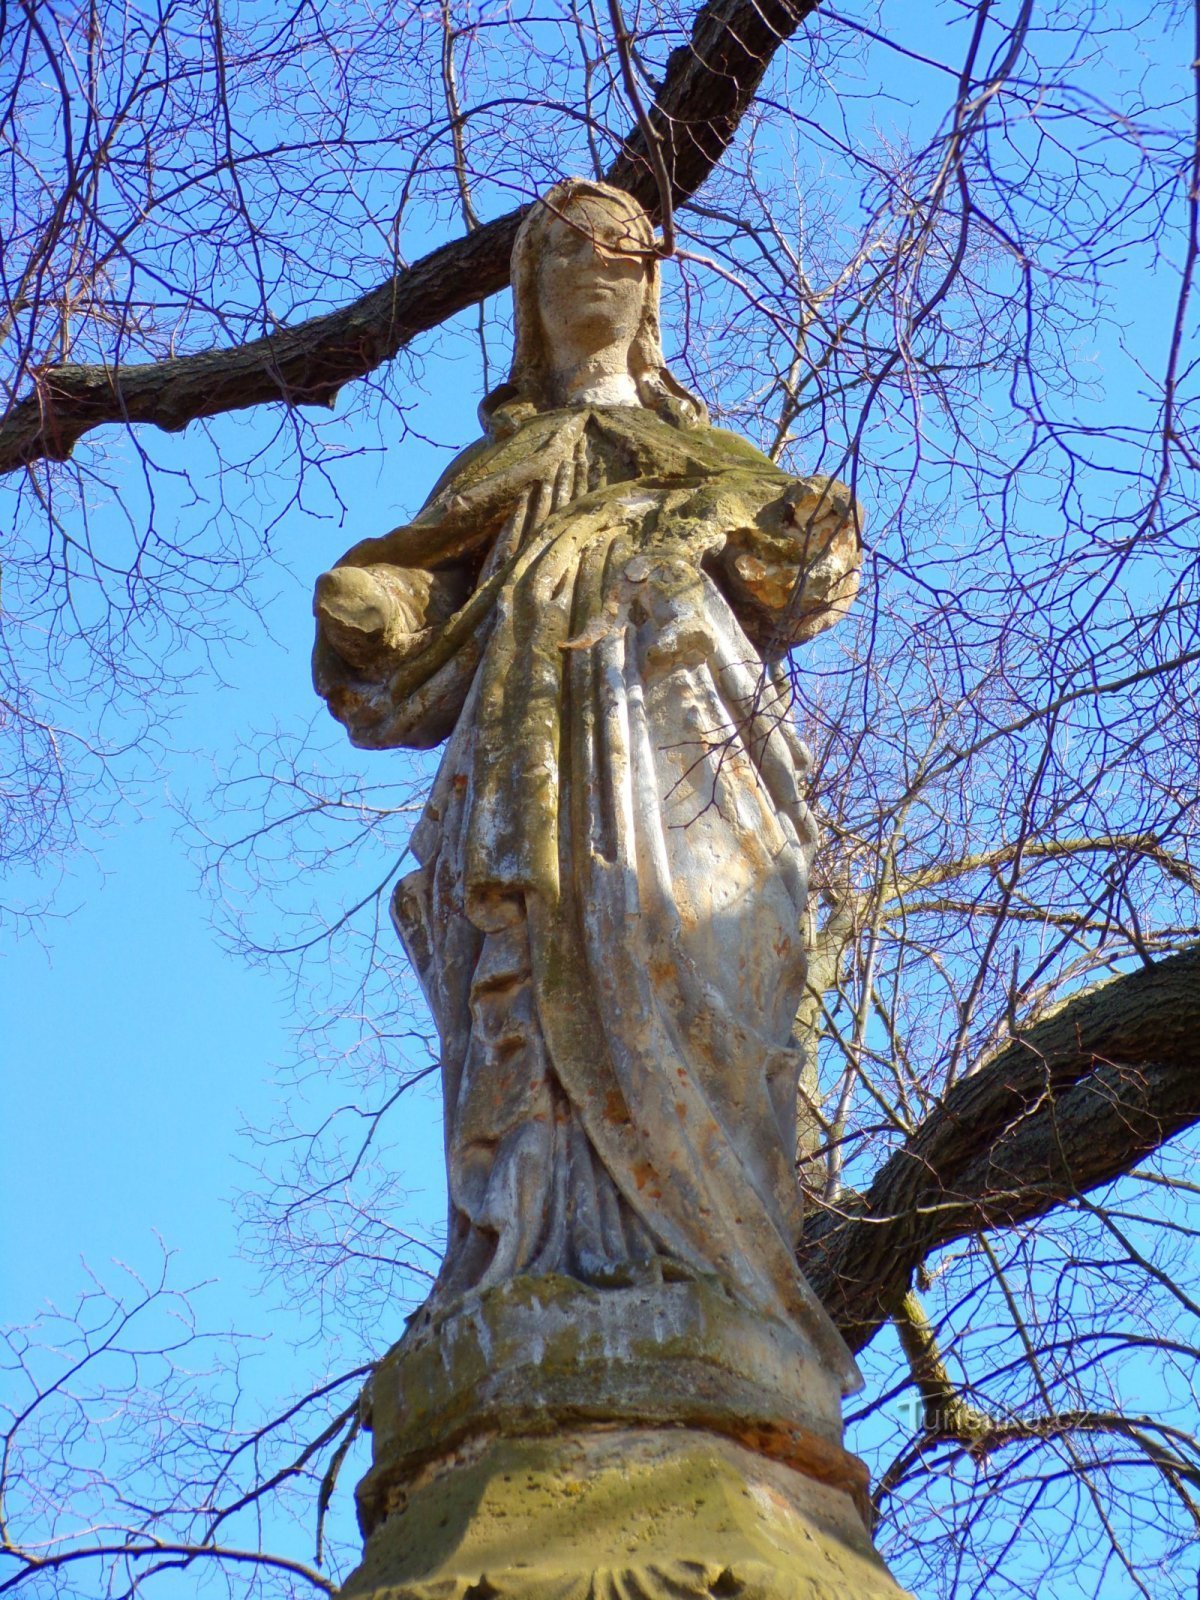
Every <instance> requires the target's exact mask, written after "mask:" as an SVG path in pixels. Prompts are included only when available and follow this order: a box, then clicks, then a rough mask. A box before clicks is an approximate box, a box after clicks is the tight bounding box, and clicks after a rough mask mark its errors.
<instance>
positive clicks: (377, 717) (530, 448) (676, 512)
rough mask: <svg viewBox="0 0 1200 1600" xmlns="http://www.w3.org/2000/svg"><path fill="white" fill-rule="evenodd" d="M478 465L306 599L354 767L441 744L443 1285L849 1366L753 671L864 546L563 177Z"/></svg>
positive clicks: (406, 907)
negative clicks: (714, 1335)
mask: <svg viewBox="0 0 1200 1600" xmlns="http://www.w3.org/2000/svg"><path fill="white" fill-rule="evenodd" d="M513 293H514V300H515V313H516V353H515V357H514V361H513V369H512V376H511V379H510V381H509V383H508V384H506V385H505V386H504V387H503V388H501V389H499V390H497V391H496V392H495V393H493V394H492V395H490V396H489V397H488V398H487V400H485V402H484V404H483V406H482V408H481V414H482V418H483V422H484V427H485V437H484V438H483V439H482V440H480V442H479V443H477V444H475V445H473V446H471V448H470V449H468V450H467V451H465V452H464V453H463V454H462V455H461V456H459V457H458V459H457V460H456V461H455V462H454V463H453V465H452V466H451V467H450V468H449V470H448V471H447V472H446V473H445V474H444V475H443V477H442V479H441V481H440V482H439V483H438V484H437V486H436V488H435V489H434V492H433V494H432V496H431V498H430V499H429V501H428V502H427V503H426V505H425V507H424V509H423V510H422V511H421V512H420V514H419V515H418V516H417V517H416V518H415V520H414V521H413V522H411V523H410V524H407V525H406V526H404V527H401V528H398V529H396V530H395V531H394V532H393V533H390V534H387V535H385V536H384V537H383V538H380V539H369V540H366V541H365V542H364V543H362V544H359V545H356V546H355V548H354V549H353V550H351V551H350V552H349V553H348V554H347V555H346V556H345V557H343V559H342V561H341V562H340V563H339V564H338V566H337V567H335V568H334V570H333V571H332V572H329V573H326V574H325V575H324V576H323V577H322V578H321V579H320V581H319V583H318V586H317V599H316V613H317V617H318V621H319V637H318V643H317V650H316V658H315V676H316V682H317V686H318V688H319V690H320V692H321V693H322V694H323V695H324V696H325V698H326V699H327V700H328V702H329V705H330V708H331V710H332V711H333V713H334V715H335V716H336V717H338V718H339V719H340V720H341V721H342V722H343V723H344V724H345V725H346V727H347V728H348V729H349V732H350V736H351V738H352V739H353V741H354V742H355V743H356V744H358V745H361V746H365V747H369V748H381V747H388V746H395V745H408V746H412V747H422V748H423V747H428V746H431V745H434V744H437V743H438V742H440V741H441V740H443V739H445V738H446V737H447V736H449V743H448V744H447V746H446V750H445V754H444V756H443V758H442V763H441V767H440V769H439V772H438V776H437V780H436V783H435V785H434V789H433V793H432V796H431V799H430V801H429V805H428V808H427V810H426V812H425V815H424V817H423V819H422V820H421V822H420V824H419V826H418V827H417V830H416V832H415V834H414V836H413V842H412V849H413V853H414V855H415V857H416V859H417V861H418V862H419V863H420V865H419V867H418V868H417V870H416V871H414V872H412V873H411V874H410V875H409V876H408V877H406V878H405V879H404V880H403V881H402V882H401V884H400V885H399V888H398V889H397V892H396V897H395V902H394V915H395V920H396V924H397V927H398V929H399V931H400V935H401V937H402V939H403V941H404V944H405V947H406V949H407V950H408V953H409V955H410V957H411V959H412V962H413V965H414V967H415V968H416V971H417V973H418V975H419V977H420V980H421V983H422V985H423V986H424V989H425V993H426V995H427V997H428V1000H429V1003H430V1006H431V1008H432V1010H433V1014H434V1017H435V1019H436V1022H437V1026H438V1030H439V1033H440V1036H441V1045H442V1071H443V1077H444V1090H445V1114H446V1152H447V1167H448V1174H449V1199H450V1216H449V1235H448V1240H447V1250H446V1259H445V1263H444V1266H443V1268H442V1271H441V1275H440V1277H439V1279H438V1281H437V1284H436V1286H435V1288H434V1290H433V1294H432V1296H431V1300H430V1302H429V1304H430V1306H431V1307H432V1308H433V1309H434V1310H435V1311H436V1310H437V1308H438V1307H443V1308H449V1307H450V1306H451V1305H452V1304H454V1303H456V1302H458V1301H460V1300H461V1299H462V1297H463V1296H464V1295H466V1294H468V1293H470V1292H471V1291H473V1290H486V1289H489V1288H491V1287H493V1286H495V1285H499V1284H502V1283H503V1282H505V1281H506V1280H508V1279H511V1278H513V1277H515V1276H517V1275H519V1274H525V1275H533V1276H538V1275H541V1274H548V1273H555V1274H560V1275H564V1276H566V1277H568V1278H574V1279H576V1280H579V1281H582V1282H583V1283H586V1284H589V1285H592V1286H596V1287H599V1288H605V1287H609V1286H612V1287H616V1286H626V1285H632V1284H640V1283H653V1282H656V1281H662V1280H664V1279H666V1280H677V1279H681V1278H683V1279H687V1278H698V1277H706V1278H708V1279H709V1280H711V1279H713V1278H715V1279H717V1280H719V1282H720V1283H721V1284H722V1285H724V1287H725V1288H726V1289H727V1290H728V1291H729V1293H730V1294H732V1295H733V1296H734V1297H735V1298H736V1299H737V1300H738V1301H739V1302H740V1303H741V1304H743V1305H744V1306H746V1307H748V1308H750V1309H751V1310H752V1311H754V1312H757V1313H765V1314H767V1315H769V1316H772V1317H774V1318H776V1319H779V1320H782V1321H784V1322H785V1323H788V1324H790V1325H792V1326H793V1327H797V1328H799V1329H802V1330H803V1334H804V1337H805V1338H806V1339H807V1340H808V1341H809V1342H810V1343H811V1345H812V1346H813V1347H814V1349H815V1351H816V1352H817V1353H819V1354H820V1355H821V1356H822V1357H823V1358H824V1360H825V1361H826V1362H827V1363H829V1365H830V1366H831V1367H832V1369H833V1370H834V1371H836V1372H838V1373H840V1374H841V1375H842V1376H843V1378H844V1380H845V1381H846V1382H847V1383H848V1382H849V1381H850V1379H851V1376H852V1374H853V1366H852V1363H851V1362H850V1358H849V1355H848V1353H847V1352H846V1350H845V1347H844V1346H843V1345H842V1342H841V1340H840V1338H839V1337H838V1335H837V1334H836V1333H835V1331H834V1329H833V1327H832V1324H830V1323H829V1321H828V1319H827V1317H826V1315H825V1313H824V1311H823V1310H822V1308H821V1306H820V1305H819V1303H818V1302H817V1300H816V1298H815V1297H814V1295H813V1294H812V1291H811V1290H810V1288H809V1287H808V1285H807V1283H806V1282H805V1281H804V1279H803V1277H802V1276H801V1275H800V1273H799V1272H798V1270H797V1267H796V1263H795V1255H794V1252H795V1246H796V1240H797V1231H798V1228H799V1225H800V1220H801V1208H800V1193H799V1189H798V1186H797V1181H796V1174H795V1166H794V1137H795V1136H794V1129H795V1118H796V1092H797V1076H798V1071H799V1067H800V1058H799V1054H798V1052H797V1050H796V1049H795V1047H794V1045H793V1043H792V1042H791V1026H792V1019H793V1017H794V1015H795V1011H796V1007H797V1004H798V1002H799V1000H800V998H801V994H802V989H803V984H804V976H805V953H804V948H803V943H802V936H801V924H802V917H803V913H804V908H805V897H806V891H807V873H808V866H809V861H810V857H811V852H812V849H813V842H814V833H813V825H812V822H811V820H810V817H809V814H808V812H807V810H806V808H805V805H804V801H803V799H802V796H801V793H800V785H801V782H802V779H803V775H804V771H805V765H806V759H807V758H806V753H805V750H804V747H803V746H802V745H801V744H800V742H799V740H798V739H797V737H796V735H795V733H794V730H793V727H792V725H791V722H790V720H789V713H788V698H787V694H786V687H785V683H784V680H783V678H782V676H781V675H780V674H779V672H778V667H777V663H778V661H779V660H780V658H781V657H782V655H783V654H784V653H785V652H786V650H787V649H788V648H790V646H792V645H793V644H795V643H797V642H799V641H803V640H805V639H808V638H811V637H812V636H813V635H814V634H815V633H817V632H819V631H820V630H821V629H822V628H825V627H827V626H829V625H830V624H831V623H833V622H835V621H837V620H838V618H839V617H840V616H841V615H842V614H843V613H844V612H845V610H846V608H847V606H848V605H849V603H850V601H851V600H852V599H853V596H854V592H855V589H856V587H857V581H858V566H859V554H858V545H859V541H858V517H857V514H856V510H855V508H854V506H853V504H852V502H851V499H850V496H849V493H848V492H847V491H846V490H845V489H844V488H843V487H842V486H841V485H839V484H837V483H836V482H833V481H832V480H829V479H823V478H822V479H807V480H801V481H797V480H795V479H793V478H791V477H789V476H788V475H787V474H786V473H784V472H783V471H781V470H780V469H779V468H778V467H776V466H775V465H774V464H773V463H772V462H770V461H769V460H768V459H767V458H766V457H765V456H763V455H761V454H760V453H759V452H758V451H757V450H755V449H754V448H752V447H751V446H750V445H749V444H747V443H746V442H745V441H743V440H741V439H739V438H737V437H736V436H734V435H732V434H729V433H726V432H723V431H721V430H719V429H715V428H712V427H710V426H709V425H708V419H707V415H706V412H705V409H704V407H703V405H702V404H701V403H700V402H699V401H698V400H697V399H696V398H695V397H694V396H692V395H691V394H689V393H688V392H687V391H686V390H685V389H683V388H682V387H681V386H680V385H679V384H678V383H677V382H676V380H675V379H674V378H673V377H672V376H671V374H670V373H669V372H668V371H667V369H666V368H665V366H664V365H663V362H662V354H661V349H660V341H659V331H658V282H657V262H656V257H655V253H654V241H653V235H652V231H651V228H650V224H649V221H648V219H647V217H646V215H645V213H644V212H643V211H642V210H641V209H640V207H639V206H638V205H637V204H636V202H634V201H633V200H631V199H630V198H629V197H628V196H627V195H625V194H623V193H621V192H620V191H617V190H614V189H611V188H608V187H606V186H604V185H601V184H596V183H590V182H583V181H579V180H571V181H569V182H566V183H561V184H559V185H557V186H556V187H555V188H553V189H552V190H551V191H550V192H549V193H548V194H547V195H546V196H545V197H544V199H543V200H541V201H540V202H539V203H538V204H537V205H535V206H534V208H533V210H532V211H531V213H530V215H529V217H528V218H527V219H526V221H525V223H524V225H523V227H522V229H521V232H520V235H519V237H518V240H517V244H516V247H515V251H514V257H513Z"/></svg>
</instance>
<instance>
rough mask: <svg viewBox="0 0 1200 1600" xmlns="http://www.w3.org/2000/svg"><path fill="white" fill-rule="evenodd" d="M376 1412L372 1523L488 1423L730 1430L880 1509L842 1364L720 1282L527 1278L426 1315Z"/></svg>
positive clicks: (365, 1509)
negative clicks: (845, 1431) (844, 1397)
mask: <svg viewBox="0 0 1200 1600" xmlns="http://www.w3.org/2000/svg"><path fill="white" fill-rule="evenodd" d="M369 1411H370V1418H371V1425H372V1428H373V1431H374V1466H373V1468H372V1470H371V1472H370V1473H369V1474H368V1475H367V1477H366V1478H365V1479H364V1480H363V1482H362V1483H361V1484H360V1486H359V1491H358V1498H359V1517H360V1521H361V1523H362V1527H363V1531H364V1533H370V1532H371V1530H372V1529H374V1528H375V1527H376V1526H378V1524H379V1523H380V1522H381V1521H382V1520H383V1518H384V1517H385V1516H387V1515H388V1514H389V1513H390V1512H392V1511H393V1510H394V1509H395V1507H396V1505H397V1504H398V1503H401V1502H402V1501H403V1498H404V1495H405V1494H406V1492H407V1485H408V1483H409V1482H410V1481H411V1479H412V1478H413V1476H414V1475H415V1474H416V1473H418V1472H420V1471H421V1470H422V1469H423V1468H424V1467H425V1466H426V1464H427V1463H428V1462H429V1461H431V1460H436V1459H438V1458H440V1457H442V1456H444V1455H446V1454H447V1453H448V1452H450V1451H451V1450H453V1449H455V1448H457V1447H458V1446H459V1445H460V1444H461V1443H462V1441H463V1440H464V1439H466V1438H468V1437H470V1436H471V1435H472V1434H477V1433H479V1432H480V1431H492V1432H495V1433H498V1434H502V1435H504V1436H506V1437H516V1436H519V1435H530V1434H547V1433H553V1432H557V1431H559V1430H568V1431H569V1430H570V1429H571V1428H573V1427H574V1428H577V1427H579V1426H580V1425H582V1424H587V1423H595V1422H618V1423H624V1424H627V1425H630V1426H635V1425H636V1426H642V1427H652V1426H663V1427H669V1426H675V1427H695V1428H699V1429H704V1430H708V1431H712V1432H719V1433H722V1434H725V1435H727V1436H729V1437H732V1438H734V1439H736V1440H739V1441H740V1442H742V1443H743V1444H749V1445H752V1446H753V1447H754V1448H755V1449H757V1450H760V1451H762V1452H763V1453H764V1454H767V1455H771V1456H773V1457H775V1458H776V1459H778V1460H781V1461H785V1462H788V1463H790V1464H791V1465H792V1466H794V1467H796V1468H798V1469H800V1470H804V1471H806V1472H808V1473H809V1474H810V1475H811V1476H813V1477H814V1478H816V1479H818V1480H819V1481H821V1482H823V1483H827V1484H832V1485H834V1486H836V1487H839V1488H841V1489H844V1490H846V1491H847V1492H848V1493H850V1494H851V1496H852V1497H853V1498H855V1499H856V1501H857V1502H858V1503H859V1504H860V1506H862V1508H863V1509H864V1514H865V1497H866V1473H865V1471H864V1469H863V1467H862V1464H861V1463H860V1462H859V1461H858V1460H857V1459H856V1458H855V1457H853V1456H851V1455H849V1454H848V1453H847V1452H846V1451H845V1450H844V1449H843V1448H842V1445H841V1438H842V1424H841V1384H840V1382H839V1380H838V1376H837V1374H836V1373H835V1372H831V1371H830V1370H829V1369H828V1368H827V1367H826V1366H825V1365H824V1364H823V1363H822V1362H821V1361H820V1359H819V1356H818V1355H817V1353H816V1352H815V1351H814V1350H813V1348H812V1346H811V1345H810V1344H808V1343H807V1342H806V1341H805V1340H804V1338H803V1336H800V1335H798V1334H797V1331H796V1329H795V1328H793V1327H791V1326H789V1325H787V1324H784V1323H780V1322H776V1321H774V1320H772V1319H770V1318H766V1317H763V1316H761V1315H759V1314H756V1313H751V1312H749V1311H748V1310H747V1309H746V1308H745V1307H744V1306H743V1305H741V1304H740V1302H738V1301H737V1300H735V1299H734V1298H733V1297H732V1296H731V1295H730V1294H729V1292H728V1291H727V1290H726V1289H724V1288H723V1287H722V1286H721V1285H720V1284H719V1283H717V1282H716V1281H715V1280H707V1281H705V1280H698V1281H695V1282H682V1283H669V1284H655V1285H647V1286H643V1287H641V1288H633V1289H604V1290H599V1289H593V1288H588V1287H586V1286H585V1285H582V1284H579V1283H576V1282H574V1281H573V1280H572V1279H569V1278H564V1277H560V1276H557V1275H549V1276H545V1277H536V1278H534V1277H521V1278H515V1279H511V1280H509V1281H508V1282H507V1283H505V1284H502V1285H500V1286H499V1287H497V1288H495V1289H493V1290H491V1291H489V1292H488V1293H487V1294H485V1295H482V1296H471V1297H469V1298H468V1300H467V1301H466V1302H465V1303H464V1304H462V1305H461V1306H460V1307H459V1308H458V1309H457V1310H455V1311H451V1312H449V1313H446V1314H442V1315H439V1316H437V1317H434V1316H432V1315H431V1314H428V1313H426V1314H425V1315H424V1316H419V1317H417V1318H415V1319H414V1321H413V1325H412V1326H411V1327H410V1329H409V1332H408V1333H407V1334H406V1335H405V1337H404V1339H403V1340H401V1342H400V1343H399V1344H398V1345H397V1346H396V1347H395V1348H394V1349H393V1350H392V1351H390V1352H389V1354H388V1355H387V1356H386V1357H385V1358H384V1360H383V1361H382V1362H381V1363H380V1366H379V1369H378V1371H377V1372H376V1374H375V1376H374V1378H373V1379H372V1382H371V1391H370V1401H369Z"/></svg>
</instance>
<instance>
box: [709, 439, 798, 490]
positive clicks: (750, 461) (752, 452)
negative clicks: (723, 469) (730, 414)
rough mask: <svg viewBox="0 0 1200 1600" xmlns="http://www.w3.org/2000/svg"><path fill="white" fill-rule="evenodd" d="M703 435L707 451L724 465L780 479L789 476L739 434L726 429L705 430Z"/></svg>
mask: <svg viewBox="0 0 1200 1600" xmlns="http://www.w3.org/2000/svg"><path fill="white" fill-rule="evenodd" d="M704 433H705V435H706V436H707V438H708V441H709V449H710V450H711V451H712V453H713V454H714V456H716V457H718V458H719V459H720V460H721V461H722V462H723V463H724V464H726V465H728V466H731V467H741V468H749V469H751V470H753V471H756V472H769V473H772V474H774V475H776V476H778V477H780V478H787V477H788V476H789V474H788V473H786V472H785V471H784V470H783V468H782V467H781V466H780V465H779V463H778V462H776V461H772V460H771V458H770V456H768V455H764V454H763V452H762V451H761V450H760V449H758V447H757V446H756V445H752V444H751V443H750V441H749V439H743V438H742V436H741V434H740V433H731V432H730V430H729V429H728V428H705V429H704Z"/></svg>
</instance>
